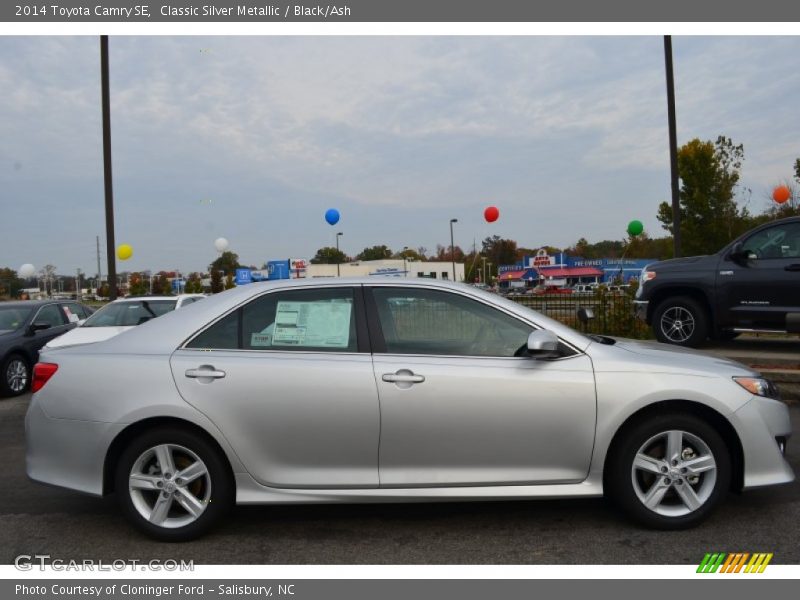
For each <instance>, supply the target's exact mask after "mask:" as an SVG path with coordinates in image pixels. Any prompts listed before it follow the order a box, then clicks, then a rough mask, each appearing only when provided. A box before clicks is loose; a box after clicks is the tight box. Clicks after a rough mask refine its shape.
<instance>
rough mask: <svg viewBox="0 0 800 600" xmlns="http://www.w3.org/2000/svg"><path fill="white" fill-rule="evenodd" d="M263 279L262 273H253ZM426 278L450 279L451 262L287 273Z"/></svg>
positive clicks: (459, 269)
mask: <svg viewBox="0 0 800 600" xmlns="http://www.w3.org/2000/svg"><path fill="white" fill-rule="evenodd" d="M257 273H260V274H262V276H263V277H265V278H266V277H267V276H268V273H267V271H266V270H264V271H257ZM373 275H374V276H383V277H387V276H388V277H429V278H431V279H445V280H447V281H451V280H452V279H453V263H452V262H422V261H415V260H403V259H402V258H388V259H384V260H359V261H355V262H348V263H342V264H340V265H314V264H310V263H307V264H306V268H305V269H303V270H301V271H291V273H290V277H292V278H294V277H298V276H299V277H337V276H339V277H368V276H373ZM455 275H456V277H455V280H456V281H464V265H463V264H462V263H456V273H455Z"/></svg>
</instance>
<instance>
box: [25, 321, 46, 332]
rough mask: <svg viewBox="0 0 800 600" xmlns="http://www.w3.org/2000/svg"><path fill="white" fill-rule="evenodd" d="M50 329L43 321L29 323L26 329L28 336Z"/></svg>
mask: <svg viewBox="0 0 800 600" xmlns="http://www.w3.org/2000/svg"><path fill="white" fill-rule="evenodd" d="M51 327H52V325H50V323H45V322H44V321H35V322H33V323H31V325H30V326H29V327H28V333H29V334H30V335H33V334H34V333H36V332H37V331H42V330H43V329H50V328H51Z"/></svg>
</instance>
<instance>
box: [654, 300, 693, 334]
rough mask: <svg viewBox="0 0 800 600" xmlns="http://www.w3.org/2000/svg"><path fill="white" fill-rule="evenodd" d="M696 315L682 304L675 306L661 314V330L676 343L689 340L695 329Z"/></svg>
mask: <svg viewBox="0 0 800 600" xmlns="http://www.w3.org/2000/svg"><path fill="white" fill-rule="evenodd" d="M695 326H696V325H695V320H694V315H693V314H692V313H691V311H689V310H687V309H685V308H684V307H682V306H673V307H670V308H668V309H667V310H665V311H664V314H663V315H661V332H662V333H663V334H664V336H665V337H666V338H667V339H669V340H670V341H671V342H674V343H683V342H685V341H686V340H688V339H689V338H690V337H691V336H692V334H693V333H694V330H695Z"/></svg>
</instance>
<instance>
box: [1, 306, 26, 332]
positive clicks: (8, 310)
mask: <svg viewBox="0 0 800 600" xmlns="http://www.w3.org/2000/svg"><path fill="white" fill-rule="evenodd" d="M32 310H33V307H30V306H2V305H0V331H15V330H17V329H19V328H20V327H22V324H23V323H24V322H25V320H26V319H27V318H28V317H29V316H30V314H31V311H32Z"/></svg>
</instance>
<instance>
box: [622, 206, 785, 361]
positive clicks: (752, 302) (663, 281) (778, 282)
mask: <svg viewBox="0 0 800 600" xmlns="http://www.w3.org/2000/svg"><path fill="white" fill-rule="evenodd" d="M799 290H800V217H790V218H788V219H781V220H777V221H772V222H770V223H766V224H764V225H761V226H760V227H756V228H755V229H753V230H751V231H748V232H747V233H745V234H744V235H742V236H741V237H740V238H739V239H737V240H735V241H733V242H731V243H730V244H728V245H727V246H726V247H725V248H723V249H722V250H720V251H719V252H717V253H716V254H712V255H711V256H692V257H688V258H676V259H673V260H666V261H662V262H657V263H653V264H651V265H648V266H647V267H645V268H644V269H643V271H642V274H641V277H640V285H639V288H638V290H637V291H636V299H635V301H634V304H635V310H636V314H637V315H638V316H639V318H641V319H643V320H644V321H646V322H647V323H648V324H649V325H651V326H652V328H653V332H654V333H655V336H656V338H657V339H658V340H659V341H661V342H667V343H670V344H677V345H680V346H697V345H699V344H700V343H702V342H703V341H704V340H706V339H707V338H708V337H712V338H716V339H731V338H733V337H735V336H736V335H738V334H739V333H741V332H746V331H768V332H780V333H786V332H789V333H800V293H798V291H799Z"/></svg>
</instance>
